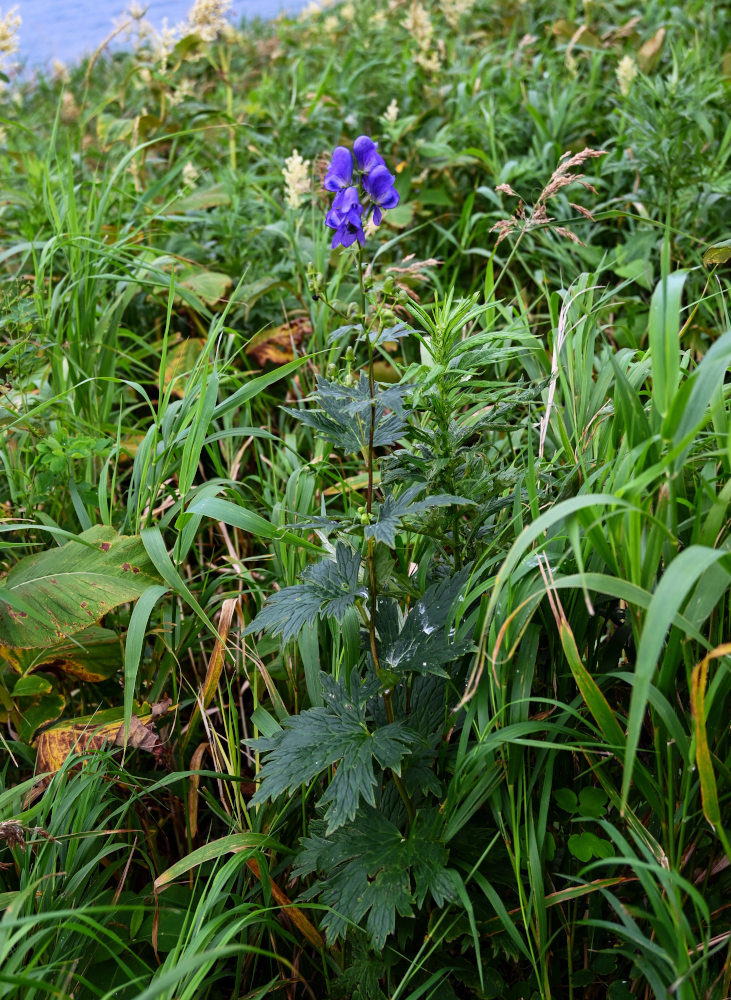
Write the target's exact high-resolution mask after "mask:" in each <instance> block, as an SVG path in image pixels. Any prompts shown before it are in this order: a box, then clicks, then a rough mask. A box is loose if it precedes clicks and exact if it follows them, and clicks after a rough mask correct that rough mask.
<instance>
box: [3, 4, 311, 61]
mask: <svg viewBox="0 0 731 1000" xmlns="http://www.w3.org/2000/svg"><path fill="white" fill-rule="evenodd" d="M304 2H305V0H234V3H233V5H232V7H231V12H230V14H229V20H230V21H231V22H232V23H233V24H239V23H240V21H241V19H242V18H243V17H246V18H247V19H252V18H254V17H264V18H267V17H276V16H277V14H279V13H280V12H282V11H288V12H293V11H296V10H298V9H300V8H301V7H303V6H304ZM138 3H139V4H140V6H142V7H147V8H148V11H147V20H148V21H150V22H151V23H152V24H153V25H154V26H155V27H156V28H159V27H160V25H161V24H162V20H163V18H165V17H166V18H167V19H168V23H169V24H171V25H174V24H178V22H180V21H183V20H185V17H186V14H187V13H188V11H189V9H190V8H191V6H192V4H193V0H138ZM128 5H129V2H128V0H127V2H125V0H15V2H14V3H13V2H12V0H11V2H10V3H8V2H6V0H5V2H3V3H2V4H0V11H2V13H3V14H5V13H6V12H7V11H8V9H9V8H10V7H12V6H17V8H18V14H20V16H21V18H22V19H23V23H22V24H21V26H20V31H19V33H18V34H19V43H20V51H19V53H18V57H19V58H20V59H21V60H22V61H23V62H25V63H26V64H27V65H29V66H40V67H45V68H48V67H49V66H50V65H51V62H52V61H53V60H54V59H60V60H61V62H73V61H74V60H76V59H79V58H80V57H81V56H83V55H84V54H89V53H91V52H93V51H94V50H95V49H96V48H97V46H98V45H99V44H100V43H101V42H102V41H103V40H104V39H105V38H106V37H107V35H109V33H110V32H111V31H112V30H113V28H114V24H115V21H116V19H117V18H118V17H119V16H120V15H121V14H122V12H123V11H124V9H125V7H126V6H128Z"/></svg>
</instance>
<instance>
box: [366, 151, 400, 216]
mask: <svg viewBox="0 0 731 1000" xmlns="http://www.w3.org/2000/svg"><path fill="white" fill-rule="evenodd" d="M395 180H396V178H395V177H394V175H393V174H390V173H389V172H388V168H387V167H385V166H381V165H379V166H376V167H374V168H373V170H372V171H371V172H370V174H368V175H367V176H366V177H364V178H363V187H364V188H365V191H366V194H368V195H369V196H370V199H371V201H372V202H373V205H374V209H373V222H374V223H375V224H376V225H377V226H378V225H379V224H380V222H381V219H382V218H383V212H382V211H381V210H382V209H384V210H385V209H388V208H395V207H396V206H397V205H398V203H399V193H398V191H397V190H396V188H395V187H394V186H393V184H394V181H395Z"/></svg>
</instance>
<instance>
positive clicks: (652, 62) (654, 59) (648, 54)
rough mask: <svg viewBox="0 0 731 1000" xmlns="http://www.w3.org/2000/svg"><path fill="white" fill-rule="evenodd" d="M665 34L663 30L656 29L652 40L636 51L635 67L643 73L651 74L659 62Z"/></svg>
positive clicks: (665, 31)
mask: <svg viewBox="0 0 731 1000" xmlns="http://www.w3.org/2000/svg"><path fill="white" fill-rule="evenodd" d="M666 34H667V30H666V29H665V28H658V29H657V31H656V32H655V34H654V35H653V36H652V38H650V39H648V40H647V41H646V42H645V44H644V45H641V46H640V47H639V49H638V50H637V65H638V66H639V67H640V69H641V70H642V72H643V73H651V72H652V71H653V69H654V68H655V67H656V66H657V64H658V62H659V61H660V55H661V54H662V47H663V45H664V43H665V35H666Z"/></svg>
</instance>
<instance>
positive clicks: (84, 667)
mask: <svg viewBox="0 0 731 1000" xmlns="http://www.w3.org/2000/svg"><path fill="white" fill-rule="evenodd" d="M0 660H4V661H5V662H6V663H8V664H10V666H11V667H12V668H13V670H16V671H17V672H18V673H20V674H30V671H34V670H39V669H41V668H43V667H46V668H52V669H53V670H54V671H57V672H59V671H60V672H63V673H64V674H67V675H69V676H70V677H77V678H78V679H79V680H80V681H104V680H107V678H109V677H111V676H113V674H115V673H116V671H117V670H118V669H119V668H120V667H121V665H122V647H121V644H120V641H119V636H118V635H117V633H116V632H113V631H112V630H111V629H108V628H100V627H99V626H98V625H92V626H91V627H90V628H86V629H84V630H83V631H82V632H77V633H76V635H75V636H74V638H73V639H66V640H64V641H63V642H58V643H54V644H53V645H52V646H46V647H44V648H41V649H22V648H17V647H12V646H0Z"/></svg>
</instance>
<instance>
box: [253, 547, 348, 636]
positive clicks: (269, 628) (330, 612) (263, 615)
mask: <svg viewBox="0 0 731 1000" xmlns="http://www.w3.org/2000/svg"><path fill="white" fill-rule="evenodd" d="M359 569H360V555H359V554H358V553H357V552H355V551H354V550H353V549H351V548H350V547H349V546H348V545H345V544H344V543H343V542H338V543H337V545H336V547H335V561H334V562H333V561H332V560H331V559H323V560H321V561H320V562H317V563H312V564H311V565H310V566H308V567H307V568H306V569H305V570H304V572H303V574H302V577H303V579H304V583H301V584H296V585H295V586H293V587H284V588H283V589H282V590H279V591H277V592H276V593H275V594H272V595H271V596H270V597H268V598H267V600H266V603H265V604H264V607H263V608H262V609H261V611H260V612H259V614H258V615H257V616H256V618H255V619H254V620H253V621H252V622H251V623H250V624H249V625H248V626H247V627H246V629H245V631H244V635H251V633H252V632H259V631H265V632H269V633H271V635H281V636H282V638H283V640H284V641H285V642H287V641H288V640H289V639H293V638H294V637H295V636H297V635H299V633H300V632H301V631H302V629H303V628H304V627H305V625H312V624H313V623H314V622H315V621H316V620H317V619H318V618H319V617H324V618H335V619H336V620H337V621H342V620H343V618H344V617H345V614H346V612H347V610H348V608H350V607H352V606H353V604H355V601H356V600H357V599H358V598H359V597H365V596H366V594H367V591H366V588H365V587H364V586H361V585H360V584H359V583H358V571H359Z"/></svg>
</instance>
